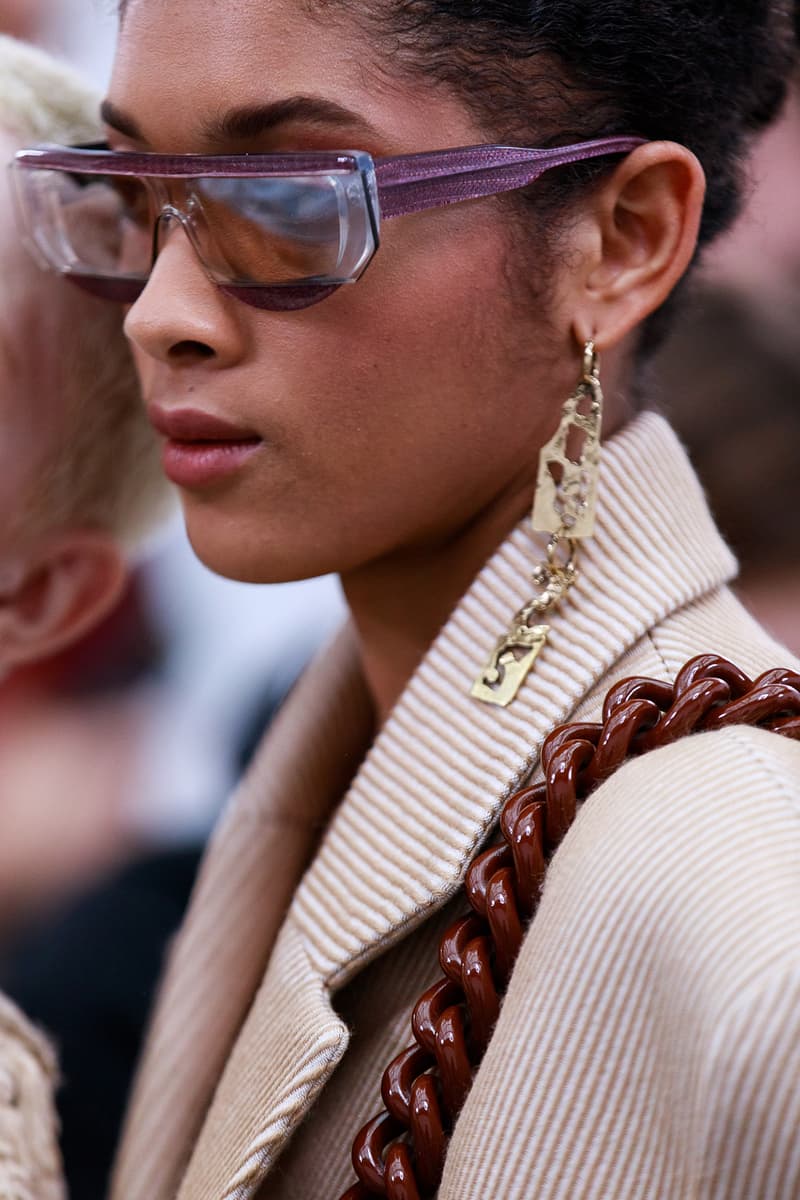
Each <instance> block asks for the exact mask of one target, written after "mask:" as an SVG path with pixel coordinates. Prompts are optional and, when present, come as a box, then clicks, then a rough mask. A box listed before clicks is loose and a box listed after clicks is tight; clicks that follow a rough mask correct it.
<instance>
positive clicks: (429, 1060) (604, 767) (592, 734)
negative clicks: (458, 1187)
mask: <svg viewBox="0 0 800 1200" xmlns="http://www.w3.org/2000/svg"><path fill="white" fill-rule="evenodd" d="M726 725H759V726H761V727H762V728H765V729H768V730H772V731H773V732H775V733H781V734H784V735H786V736H788V737H791V738H796V739H798V740H800V674H798V673H797V672H796V671H792V670H789V669H777V670H772V671H767V672H766V673H765V674H763V675H761V676H759V678H758V679H757V680H755V681H753V680H752V679H750V678H748V676H747V675H745V674H744V672H742V671H740V670H739V669H738V668H737V667H735V666H734V665H733V664H732V663H730V662H728V661H727V660H726V659H724V658H720V657H718V656H717V655H711V654H705V655H701V656H700V657H699V658H694V659H692V660H691V662H688V663H687V664H686V666H685V667H684V668H683V669H682V670H681V672H680V673H679V675H678V676H677V678H676V680H675V684H674V686H673V685H671V684H668V683H661V682H659V681H658V680H655V679H644V678H634V679H626V680H623V681H622V682H621V683H618V684H617V685H616V686H615V687H613V688H612V689H611V690H610V692H609V693H608V696H607V697H606V701H605V705H604V707H603V720H602V723H601V724H579V723H575V724H572V725H563V726H561V728H559V729H556V730H555V731H554V732H553V733H552V734H551V735H550V736H549V737H548V739H547V740H546V742H545V743H544V746H543V748H542V767H543V771H544V776H545V782H544V783H542V784H539V785H537V786H536V787H528V788H523V790H522V791H520V792H517V793H516V795H514V796H512V797H511V799H510V800H509V801H508V802H507V803H506V805H505V807H504V808H503V812H502V816H501V818H500V829H501V832H502V840H500V841H499V842H498V844H497V845H494V846H492V847H491V848H490V849H488V850H486V851H484V852H483V853H482V854H480V855H479V856H478V857H477V858H476V859H475V861H474V862H473V863H472V865H471V866H470V868H469V871H468V872H467V878H466V883H465V892H466V899H467V900H468V901H469V905H470V909H471V912H470V913H469V914H468V915H466V916H464V917H462V918H461V919H460V920H459V921H457V922H456V923H455V924H454V925H452V926H451V927H450V929H449V930H448V931H447V933H446V934H445V935H444V937H443V938H442V941H441V943H440V947H439V962H440V965H441V968H442V971H443V973H444V978H443V979H441V980H440V981H439V982H438V983H435V984H434V985H433V987H431V988H429V989H428V991H426V992H425V994H424V995H423V996H422V997H421V998H420V1000H419V1001H418V1003H417V1004H416V1006H415V1008H414V1012H413V1016H412V1018H411V1026H412V1030H413V1035H414V1039H415V1040H414V1044H413V1045H412V1046H409V1048H408V1049H407V1050H404V1051H403V1053H402V1054H399V1055H398V1056H397V1058H395V1059H394V1061H393V1062H392V1063H391V1064H390V1065H389V1067H388V1068H387V1070H386V1071H385V1072H384V1075H383V1079H382V1083H381V1095H382V1097H383V1102H384V1104H385V1106H386V1109H385V1111H383V1112H381V1113H380V1114H379V1115H378V1116H377V1117H374V1118H373V1120H371V1121H369V1122H368V1123H367V1124H366V1125H365V1126H364V1128H363V1129H362V1130H361V1131H360V1133H359V1134H358V1136H357V1137H356V1139H355V1142H354V1144H353V1167H354V1169H355V1172H356V1175H357V1176H358V1183H356V1184H354V1186H353V1187H351V1188H350V1189H349V1190H348V1191H347V1192H345V1193H344V1195H343V1196H342V1197H341V1200H368V1198H369V1197H370V1196H387V1197H389V1198H390V1200H425V1198H427V1197H432V1196H434V1195H435V1194H436V1191H437V1189H438V1187H439V1183H440V1181H441V1177H442V1170H443V1166H444V1158H445V1152H446V1149H447V1140H448V1137H449V1134H450V1132H451V1130H452V1128H453V1125H454V1123H455V1119H456V1116H457V1115H458V1113H459V1111H460V1109H461V1106H462V1105H463V1103H464V1100H465V1099H466V1096H467V1093H468V1091H469V1089H470V1085H471V1083H472V1077H473V1075H474V1073H475V1070H476V1068H477V1066H478V1064H479V1063H480V1061H481V1059H482V1058H483V1055H484V1052H485V1050H486V1047H487V1045H488V1043H489V1039H490V1037H491V1034H492V1029H493V1027H494V1024H495V1021H496V1020H497V1016H498V1012H499V1009H500V999H501V997H502V995H503V994H504V992H505V989H506V985H507V983H508V979H509V976H510V974H511V971H512V968H513V966H514V961H515V959H516V957H517V953H518V951H519V948H520V946H521V944H522V939H523V937H524V935H525V927H526V925H527V923H528V922H529V921H530V919H531V917H532V916H533V913H534V911H535V909H536V906H537V903H538V900H539V894H540V891H541V887H542V882H543V879H544V873H545V869H546V866H547V863H548V861H549V859H550V857H551V856H552V854H553V852H554V851H555V849H556V847H557V846H558V844H559V842H560V841H561V839H562V838H563V837H564V834H565V833H566V831H567V830H568V829H569V827H570V825H571V824H572V822H573V820H574V818H575V813H576V809H577V805H578V802H579V801H580V800H582V799H585V797H586V796H587V795H588V794H589V793H590V792H591V791H592V789H593V788H595V787H596V786H597V785H598V784H600V783H602V782H603V781H604V780H606V779H608V777H609V776H610V775H611V774H613V772H614V771H615V770H616V769H617V767H619V766H621V765H622V763H624V762H625V761H626V759H628V758H631V757H633V756H635V755H639V754H643V753H645V752H646V751H648V750H654V749H657V748H658V747H661V746H666V745H668V744H669V743H670V742H674V741H675V740H676V739H677V738H680V737H683V736H684V735H686V734H689V733H694V732H699V731H705V730H712V729H721V728H723V727H724V726H726Z"/></svg>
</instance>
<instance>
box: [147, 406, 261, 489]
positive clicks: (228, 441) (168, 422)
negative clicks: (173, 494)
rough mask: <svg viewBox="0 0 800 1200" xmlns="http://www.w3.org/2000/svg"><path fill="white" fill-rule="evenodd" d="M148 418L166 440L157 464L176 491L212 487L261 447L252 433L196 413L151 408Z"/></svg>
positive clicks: (189, 410) (188, 409)
mask: <svg viewBox="0 0 800 1200" xmlns="http://www.w3.org/2000/svg"><path fill="white" fill-rule="evenodd" d="M148 416H149V418H150V421H151V423H152V425H153V427H154V428H155V429H156V430H157V431H158V433H160V434H162V436H163V437H164V438H166V441H165V443H164V446H163V449H162V453H161V463H162V466H163V469H164V473H165V474H166V476H167V478H169V479H171V480H172V482H173V483H175V484H177V486H178V487H185V488H194V487H204V486H208V485H209V484H212V483H216V482H218V481H220V480H221V479H223V478H224V477H226V476H229V475H232V474H234V473H235V472H237V471H238V470H240V469H241V467H243V466H244V464H245V463H246V462H247V460H248V459H249V458H250V457H251V456H252V455H253V454H255V453H256V452H257V451H258V449H259V448H260V446H261V445H263V439H262V438H261V437H260V436H259V434H257V433H256V432H255V431H254V430H251V429H246V428H243V427H242V426H239V425H233V424H231V422H230V421H224V420H223V419H222V418H221V417H216V416H214V415H212V414H211V413H206V412H202V411H200V410H199V409H192V408H180V409H166V408H161V407H160V406H158V405H151V406H150V408H149V409H148Z"/></svg>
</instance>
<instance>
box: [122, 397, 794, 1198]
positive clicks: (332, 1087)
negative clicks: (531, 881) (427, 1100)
mask: <svg viewBox="0 0 800 1200" xmlns="http://www.w3.org/2000/svg"><path fill="white" fill-rule="evenodd" d="M540 552H541V547H540V546H539V545H538V544H537V543H536V542H535V541H534V539H533V536H532V535H531V534H530V533H529V532H528V530H527V528H526V527H524V526H520V527H519V528H518V529H517V530H516V531H515V532H514V533H513V534H512V535H511V536H510V537H509V539H508V541H507V542H506V543H505V544H504V545H503V546H502V547H501V548H500V549H499V550H498V551H497V553H496V555H495V556H494V557H493V559H492V560H491V561H490V563H489V564H488V565H487V566H486V568H485V569H484V570H483V572H482V573H481V574H480V576H479V577H478V579H477V580H476V581H475V583H474V585H473V586H472V587H471V589H470V591H469V592H468V594H467V595H466V596H465V597H464V598H463V600H462V601H461V603H460V604H459V606H458V608H457V610H456V611H455V613H454V615H453V616H452V618H451V619H450V621H449V622H448V624H447V625H446V627H445V628H444V630H443V631H442V633H441V634H440V636H439V637H438V639H437V640H436V642H435V643H434V645H433V646H432V648H431V649H430V651H429V653H428V654H427V656H426V658H425V660H424V661H423V663H422V664H421V666H420V668H419V670H418V671H417V673H416V674H415V676H414V678H413V679H412V680H411V682H410V683H409V685H408V687H407V688H406V690H405V692H404V694H403V696H402V698H401V700H400V701H399V703H398V705H397V707H396V709H395V711H394V713H393V715H392V716H391V718H390V720H389V722H388V723H387V725H386V726H385V728H384V729H383V731H382V732H381V733H380V735H379V737H378V738H377V740H376V741H375V743H374V745H373V746H372V748H371V750H370V751H369V753H368V754H367V756H366V758H364V759H363V762H362V758H363V755H364V751H365V748H366V746H367V744H368V741H369V736H370V733H369V707H368V704H367V697H366V694H365V689H364V685H363V682H362V680H361V678H360V676H359V674H358V668H357V660H356V652H355V645H354V639H353V637H352V634H351V633H350V632H349V631H346V632H345V633H344V634H343V635H342V636H341V637H340V638H339V640H338V641H337V642H336V643H335V645H334V646H333V647H332V648H331V649H330V650H329V651H328V652H327V653H325V654H323V655H322V656H321V657H320V659H319V660H318V661H317V662H316V664H315V665H314V666H313V667H312V668H311V669H310V670H309V671H308V673H307V674H306V676H305V677H304V679H303V681H302V682H301V684H300V685H299V687H298V688H297V689H296V691H295V693H294V694H293V696H292V697H291V699H290V701H289V703H288V705H287V706H286V708H285V709H284V711H283V713H282V714H281V716H280V717H279V719H278V721H277V723H276V724H275V726H274V728H273V729H272V731H271V732H270V733H269V735H268V737H267V738H266V741H265V743H264V744H263V746H262V748H261V750H260V752H259V755H258V757H257V760H256V762H255V764H254V766H253V768H252V770H251V772H250V774H249V776H248V778H247V779H246V780H245V782H244V783H243V784H242V786H241V788H240V789H239V791H238V793H237V794H236V795H235V796H234V798H233V801H232V803H231V804H230V806H229V808H228V810H227V812H226V814H225V816H224V818H223V820H222V822H221V825H220V827H219V829H218V830H217V833H216V835H215V837H214V839H213V842H212V845H211V847H210V850H209V853H208V856H207V859H206V862H205V865H204V868H203V870H202V872H201V877H200V880H199V884H198V886H197V889H196V893H195V896H194V899H193V903H192V905H191V909H190V912H189V916H188V919H187V921H186V924H185V927H184V929H183V932H182V933H181V935H180V936H179V938H178V940H177V942H176V944H175V946H174V950H173V953H172V955H171V961H170V963H169V966H168V970H167V972H166V978H165V981H164V984H163V987H162V990H161V996H160V1001H159V1003H158V1006H157V1011H156V1015H155V1020H154V1024H153V1027H152V1030H151V1034H150V1038H149V1044H148V1047H147V1050H146V1053H145V1056H144V1061H143V1065H142V1067H141V1071H140V1075H139V1079H138V1083H137V1086H136V1088H135V1093H134V1096H133V1101H132V1105H131V1108H130V1113H129V1116H128V1120H127V1128H126V1132H125V1135H124V1138H123V1142H122V1146H121V1150H120V1154H119V1159H118V1162H117V1165H116V1171H115V1177H114V1182H113V1186H112V1192H111V1195H112V1198H113V1200H175V1198H176V1197H177V1198H179V1200H248V1198H250V1197H254V1198H257V1200H289V1198H290V1197H291V1198H292V1200H336V1197H338V1196H339V1194H340V1192H341V1191H342V1190H343V1189H344V1188H345V1187H346V1186H348V1184H349V1183H350V1182H351V1181H352V1176H351V1173H350V1168H349V1149H350V1144H351V1141H352V1138H353V1135H354V1134H355V1132H356V1131H357V1130H358V1128H359V1126H360V1125H361V1124H362V1123H363V1121H364V1120H366V1119H367V1118H368V1117H370V1116H371V1115H373V1114H374V1113H375V1112H376V1111H377V1110H378V1109H379V1108H380V1098H379V1090H378V1085H379V1079H380V1073H381V1070H382V1068H383V1067H384V1066H385V1065H386V1063H387V1062H388V1060H389V1059H390V1058H391V1057H392V1056H393V1055H394V1054H396V1053H397V1052H398V1051H399V1050H401V1049H402V1048H403V1047H404V1046H405V1045H407V1044H408V1042H409V1040H410V1039H409V1029H408V1020H409V1013H410V1008H411V1005H412V1003H413V1001H414V999H415V998H416V996H417V995H418V994H419V993H420V992H421V991H422V990H423V988H424V987H426V986H427V985H429V984H430V983H431V982H432V981H434V980H435V979H436V978H437V977H438V969H437V965H436V956H435V945H436V941H437V938H438V936H439V935H440V933H441V932H442V929H443V927H444V926H445V925H446V924H447V923H448V922H449V921H450V920H451V919H452V917H453V915H454V912H455V911H457V909H456V908H455V907H454V905H453V903H452V897H453V896H454V894H455V893H456V891H457V889H458V887H459V885H460V883H461V881H462V878H463V875H464V871H465V867H466V865H467V863H468V862H469V861H470V859H471V858H472V857H473V855H474V854H475V852H476V850H477V848H478V847H479V846H480V844H481V843H482V842H483V841H484V840H485V839H486V837H487V834H488V832H489V831H490V830H491V827H492V824H493V822H494V821H495V820H496V818H497V815H498V812H499V809H500V807H501V805H502V803H503V801H504V800H505V799H506V798H507V797H508V795H509V794H510V793H511V792H512V791H513V790H514V789H516V788H517V787H518V786H519V785H520V783H521V782H522V781H523V780H524V779H525V778H526V777H528V776H530V775H531V773H532V772H535V770H536V764H537V756H538V753H539V749H540V747H541V744H542V741H543V739H544V737H545V736H546V734H547V733H548V732H549V731H550V730H551V729H552V728H553V727H554V726H555V725H557V724H559V723H560V722H563V721H566V720H568V719H571V718H584V719H586V718H590V719H591V718H596V717H597V715H598V713H599V707H600V703H601V700H602V698H603V696H604V695H605V693H606V691H607V690H608V688H609V686H610V685H611V684H612V683H613V682H614V681H616V680H618V679H619V678H621V677H623V676H625V675H628V674H639V673H641V674H646V675H652V676H657V677H659V678H661V679H672V678H673V677H674V675H675V673H676V671H677V670H678V668H679V667H680V666H681V665H682V664H683V663H684V662H685V660H686V659H687V658H689V657H690V656H692V655H694V654H696V653H699V652H702V651H717V652H720V653H722V654H725V655H727V656H729V657H730V658H732V659H733V660H734V661H736V662H737V663H738V664H740V665H741V666H742V667H743V668H745V669H746V670H747V671H749V672H758V671H759V670H761V669H764V668H767V667H769V666H775V665H779V664H783V663H786V662H787V661H789V658H788V655H787V653H786V651H784V650H782V649H780V648H779V647H778V646H777V645H775V644H774V643H773V642H771V641H770V640H769V639H768V638H767V637H766V635H765V634H763V633H762V632H761V631H760V630H759V629H758V627H757V626H756V625H754V623H753V622H752V621H751V620H750V619H749V618H748V617H747V616H746V615H745V613H744V611H743V610H742V609H741V608H740V606H739V605H738V603H737V602H736V600H735V599H734V598H733V596H732V595H731V593H730V592H729V591H728V590H727V587H726V581H727V580H728V579H729V578H730V577H731V575H732V574H733V571H734V563H733V560H732V558H731V556H730V554H729V552H728V550H727V549H726V547H725V546H724V544H723V543H722V541H721V540H720V538H719V536H718V534H717V532H716V530H715V528H714V526H713V524H712V521H711V519H710V517H709V514H708V512H707V509H706V506H705V503H704V500H703V497H702V494H701V492H700V489H699V487H698V484H697V482H696V480H695V478H694V476H693V474H692V471H691V468H690V466H689V464H688V462H687V460H686V458H685V456H684V453H683V451H682V449H681V448H680V446H679V444H678V443H677V441H676V439H675V437H674V436H673V434H672V433H671V431H670V429H669V427H668V426H667V425H666V423H665V422H664V421H663V420H661V418H659V417H657V416H655V415H652V414H649V415H645V416H642V417H640V418H638V419H637V420H636V421H635V422H634V423H632V424H631V425H629V426H628V427H627V428H626V429H625V430H623V432H622V433H620V434H619V435H618V436H617V437H615V438H613V439H612V440H611V442H610V443H609V445H608V447H607V448H606V451H605V456H604V465H603V476H602V485H601V492H600V510H599V524H598V530H597V533H596V536H595V537H594V539H593V540H592V542H591V544H590V545H588V546H587V548H586V550H585V552H584V556H583V560H582V571H581V577H580V582H579V583H578V585H577V587H576V588H575V590H574V592H573V593H572V594H571V596H570V598H569V601H568V602H567V603H566V604H565V605H564V607H563V609H562V611H561V612H560V614H559V615H558V616H557V617H556V618H555V619H554V620H553V623H552V634H551V638H550V641H549V643H548V645H547V648H546V649H545V651H544V652H543V654H542V656H541V658H540V660H539V661H538V663H537V665H536V668H535V670H534V672H533V673H532V674H531V676H530V677H529V679H528V681H527V683H526V685H525V687H524V689H523V691H522V693H521V694H520V696H519V697H518V699H517V701H516V702H515V703H514V705H513V706H512V707H511V708H510V709H508V710H505V711H504V710H501V709H496V708H490V707H486V706H482V705H481V704H479V703H477V702H476V701H475V700H472V699H470V696H469V688H470V683H471V681H472V679H473V677H474V675H475V673H476V670H477V669H478V668H479V667H480V666H481V665H482V664H483V662H484V661H485V659H486V656H487V653H488V652H489V651H490V649H491V647H492V646H493V643H494V641H495V639H496V637H497V636H498V634H499V633H501V632H502V631H503V630H504V629H505V627H506V625H507V622H508V619H509V617H510V615H511V614H512V613H513V612H514V611H515V610H516V608H518V607H519V606H520V605H521V604H522V603H523V602H524V601H525V600H527V599H528V598H529V591H530V572H531V568H532V565H533V564H534V563H535V562H536V561H537V560H538V558H539V557H540ZM359 763H361V765H360V766H359V765H358V764H359ZM323 826H326V827H325V829H324V834H323V835H322V837H321V840H320V835H319V830H320V829H321V828H322V827H323ZM309 860H310V861H309ZM298 885H299V886H298ZM798 1128H800V745H797V744H794V743H790V742H788V741H784V740H783V739H779V738H777V737H776V736H775V735H771V734H767V733H764V732H761V731H757V730H752V729H746V728H736V729H730V730H727V731H724V732H719V733H713V734H703V735H699V736H695V737H692V738H688V739H685V740H683V741H681V742H679V743H677V744H675V745H673V746H671V747H669V748H667V749H664V750H660V751H656V752H654V753H652V754H650V755H649V756H647V757H645V758H643V759H640V760H638V761H635V762H633V763H631V764H628V765H627V766H625V767H623V768H622V769H621V770H620V771H619V772H618V773H617V774H616V775H615V776H614V777H613V778H612V779H611V780H609V781H608V782H607V783H606V784H605V785H603V787H602V788H600V789H599V790H598V791H597V792H596V793H595V795H594V796H593V797H592V798H591V800H590V801H589V802H588V803H587V804H586V805H585V807H584V808H583V810H582V811H581V813H580V815H579V817H578V820H577V822H576V823H575V825H574V826H573V828H572V830H571V832H570V833H569V834H568V836H567V838H566V840H565V841H564V843H563V844H562V846H561V847H560V849H559V850H558V852H557V854H556V856H555V858H554V861H553V863H552V865H551V867H550V870H549V872H548V877H547V882H546V887H545V891H544V897H543V900H542V903H541V906H540V909H539V912H538V914H537V916H536V917H535V919H534V921H533V924H532V926H531V929H530V931H529V933H528V935H527V938H526V941H525V944H524V946H523V949H522V952H521V955H520V958H519V960H518V964H517V966H516V969H515V971H514V974H513V977H512V980H511V985H510V989H509V992H508V996H507V999H506V1001H505V1004H504V1006H503V1009H502V1012H501V1016H500V1020H499V1023H498V1025H497V1027H496V1031H495V1035H494V1038H493V1040H492V1043H491V1045H490V1048H489V1051H488V1054H487V1056H486V1059H485V1061H484V1063H483V1065H482V1067H481V1068H480V1070H479V1072H478V1073H477V1076H476V1078H475V1082H474V1086H473V1089H472V1091H471V1093H470V1095H469V1098H468V1100H467V1103H466V1106H465V1108H464V1110H463V1113H462V1115H461V1117H460V1119H459V1121H458V1124H457V1127H456V1130H455V1134H454V1136H453V1139H452V1143H451V1147H450V1151H449V1154H448V1158H447V1163H446V1169H445V1175H444V1182H443V1184H442V1187H441V1189H440V1192H439V1198H440V1200H479V1198H492V1200H523V1198H525V1200H528V1198H530V1200H533V1198H534V1197H535V1198H536V1200H599V1198H600V1197H608V1198H609V1200H610V1198H613V1200H633V1198H634V1197H636V1198H645V1197H647V1198H650V1200H690V1198H691V1200H695V1198H697V1200H700V1198H703V1200H707V1198H708V1200H710V1198H712V1197H713V1198H714V1200H723V1198H724V1200H792V1198H794V1200H797V1198H798V1197H799V1196H800V1139H799V1138H798Z"/></svg>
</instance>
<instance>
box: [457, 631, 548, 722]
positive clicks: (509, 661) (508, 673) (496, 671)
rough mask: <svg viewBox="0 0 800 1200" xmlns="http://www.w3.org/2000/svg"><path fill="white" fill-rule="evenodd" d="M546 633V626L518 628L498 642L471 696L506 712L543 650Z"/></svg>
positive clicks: (474, 685) (476, 681)
mask: <svg viewBox="0 0 800 1200" xmlns="http://www.w3.org/2000/svg"><path fill="white" fill-rule="evenodd" d="M549 632H550V626H549V625H532V626H518V627H517V628H516V629H515V630H514V631H513V633H512V634H507V635H506V636H505V637H503V638H501V639H500V641H499V642H498V643H497V645H496V647H495V649H494V653H493V654H492V657H491V658H490V659H489V661H488V663H487V664H486V666H485V667H484V669H483V670H482V671H481V673H480V675H479V676H478V678H477V679H476V680H475V682H474V684H473V685H472V690H471V692H470V695H471V696H473V698H474V699H475V700H480V701H481V702H482V703H483V704H496V705H498V706H499V707H500V708H508V706H509V704H511V703H512V701H513V700H515V699H516V696H517V694H518V692H519V690H520V688H521V687H522V685H523V683H524V682H525V680H526V679H527V678H528V676H529V674H530V673H531V670H532V669H533V664H534V663H535V662H536V659H537V658H538V657H539V655H540V654H541V652H542V650H543V649H544V646H545V644H546V642H547V635H548V633H549Z"/></svg>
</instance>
